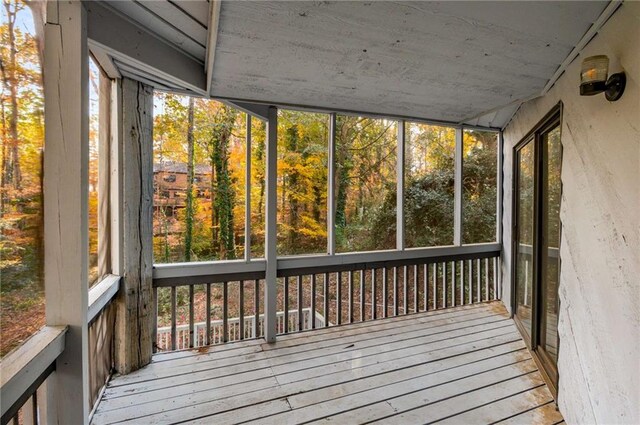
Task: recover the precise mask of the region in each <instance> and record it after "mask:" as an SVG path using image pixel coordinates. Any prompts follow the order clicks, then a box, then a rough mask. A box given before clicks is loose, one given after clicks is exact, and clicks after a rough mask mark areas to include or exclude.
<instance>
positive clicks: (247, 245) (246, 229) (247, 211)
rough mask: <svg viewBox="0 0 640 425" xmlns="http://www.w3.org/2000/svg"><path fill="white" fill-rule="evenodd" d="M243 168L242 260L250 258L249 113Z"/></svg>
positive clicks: (248, 116)
mask: <svg viewBox="0 0 640 425" xmlns="http://www.w3.org/2000/svg"><path fill="white" fill-rule="evenodd" d="M246 119H247V129H246V135H245V137H246V139H245V140H246V152H245V170H244V261H249V260H251V115H249V114H246Z"/></svg>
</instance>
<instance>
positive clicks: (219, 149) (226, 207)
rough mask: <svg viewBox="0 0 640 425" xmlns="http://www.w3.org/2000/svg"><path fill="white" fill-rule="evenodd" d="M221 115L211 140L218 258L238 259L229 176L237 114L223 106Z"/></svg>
mask: <svg viewBox="0 0 640 425" xmlns="http://www.w3.org/2000/svg"><path fill="white" fill-rule="evenodd" d="M220 114H221V118H220V122H217V123H215V124H214V126H213V131H212V137H211V149H210V153H211V162H212V164H213V172H214V174H215V199H213V201H212V205H213V212H214V213H215V216H216V218H217V220H218V224H219V226H218V229H219V232H218V234H219V244H220V245H219V258H220V259H235V258H236V254H235V237H234V235H235V232H234V223H233V206H234V202H235V193H234V190H233V187H232V182H231V176H230V174H229V143H230V141H231V130H232V129H233V124H234V123H235V120H236V113H235V112H234V111H232V110H231V109H229V108H228V107H226V106H223V107H222V108H221V112H220ZM215 241H216V239H215V238H214V242H215Z"/></svg>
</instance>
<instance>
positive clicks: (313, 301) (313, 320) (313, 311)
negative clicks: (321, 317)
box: [311, 274, 316, 329]
mask: <svg viewBox="0 0 640 425" xmlns="http://www.w3.org/2000/svg"><path fill="white" fill-rule="evenodd" d="M315 328H316V275H315V274H312V275H311V329H315Z"/></svg>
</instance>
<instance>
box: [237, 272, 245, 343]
mask: <svg viewBox="0 0 640 425" xmlns="http://www.w3.org/2000/svg"><path fill="white" fill-rule="evenodd" d="M239 284H240V294H239V295H238V297H239V298H240V323H239V326H240V339H241V340H242V339H244V280H241V281H240V282H239Z"/></svg>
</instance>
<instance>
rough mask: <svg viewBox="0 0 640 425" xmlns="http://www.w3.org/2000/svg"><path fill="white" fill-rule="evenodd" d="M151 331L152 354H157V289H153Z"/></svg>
mask: <svg viewBox="0 0 640 425" xmlns="http://www.w3.org/2000/svg"><path fill="white" fill-rule="evenodd" d="M152 302H153V313H152V314H153V330H152V335H151V337H152V338H153V339H152V340H151V344H152V346H153V352H154V353H155V352H157V351H158V346H159V344H158V288H157V287H155V286H154V287H153V300H152Z"/></svg>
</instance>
